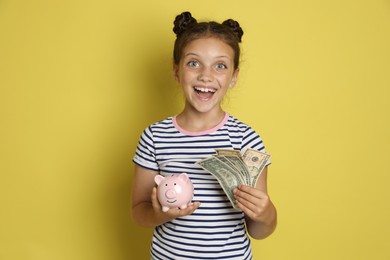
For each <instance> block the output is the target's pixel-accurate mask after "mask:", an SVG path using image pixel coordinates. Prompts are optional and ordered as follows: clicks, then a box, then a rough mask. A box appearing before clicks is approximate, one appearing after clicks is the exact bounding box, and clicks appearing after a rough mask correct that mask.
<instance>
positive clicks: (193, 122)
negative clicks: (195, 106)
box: [176, 109, 226, 132]
mask: <svg viewBox="0 0 390 260" xmlns="http://www.w3.org/2000/svg"><path fill="white" fill-rule="evenodd" d="M225 114H226V113H225V112H224V111H223V110H222V109H220V110H218V111H215V112H207V113H201V112H197V111H188V110H186V109H185V110H184V111H183V112H181V113H180V114H179V115H178V116H177V117H176V121H177V123H178V124H179V126H180V127H181V128H183V129H185V130H187V131H190V132H201V131H206V130H209V129H211V128H213V127H215V126H217V125H218V124H219V123H220V122H221V121H222V120H223V118H224V117H225Z"/></svg>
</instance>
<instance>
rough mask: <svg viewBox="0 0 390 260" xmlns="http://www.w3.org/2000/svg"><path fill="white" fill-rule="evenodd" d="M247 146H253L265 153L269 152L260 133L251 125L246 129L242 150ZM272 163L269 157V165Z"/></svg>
mask: <svg viewBox="0 0 390 260" xmlns="http://www.w3.org/2000/svg"><path fill="white" fill-rule="evenodd" d="M247 148H252V149H255V150H258V151H260V152H263V153H267V151H266V150H265V146H264V143H263V140H262V139H261V137H260V135H259V134H258V133H257V132H256V131H254V130H253V129H252V128H251V127H250V126H248V127H247V129H246V130H245V131H244V135H243V139H242V147H241V151H244V150H245V149H247ZM270 164H271V161H270V160H269V159H268V162H267V166H268V165H270Z"/></svg>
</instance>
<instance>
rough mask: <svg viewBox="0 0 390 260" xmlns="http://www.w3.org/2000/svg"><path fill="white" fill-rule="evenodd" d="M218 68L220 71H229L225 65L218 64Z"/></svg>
mask: <svg viewBox="0 0 390 260" xmlns="http://www.w3.org/2000/svg"><path fill="white" fill-rule="evenodd" d="M216 68H217V69H218V70H224V69H227V66H226V65H225V64H224V63H218V64H217V65H216Z"/></svg>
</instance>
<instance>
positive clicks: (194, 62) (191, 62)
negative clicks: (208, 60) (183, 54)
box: [187, 60, 199, 68]
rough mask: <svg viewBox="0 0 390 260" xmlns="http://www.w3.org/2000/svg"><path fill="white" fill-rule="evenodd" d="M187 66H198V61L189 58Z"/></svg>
mask: <svg viewBox="0 0 390 260" xmlns="http://www.w3.org/2000/svg"><path fill="white" fill-rule="evenodd" d="M187 66H188V67H192V68H196V67H199V62H198V61H196V60H191V61H189V62H188V63H187Z"/></svg>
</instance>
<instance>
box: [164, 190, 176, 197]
mask: <svg viewBox="0 0 390 260" xmlns="http://www.w3.org/2000/svg"><path fill="white" fill-rule="evenodd" d="M165 196H166V197H167V198H168V199H173V198H175V197H176V191H175V190H173V189H169V190H167V191H166V192H165Z"/></svg>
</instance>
